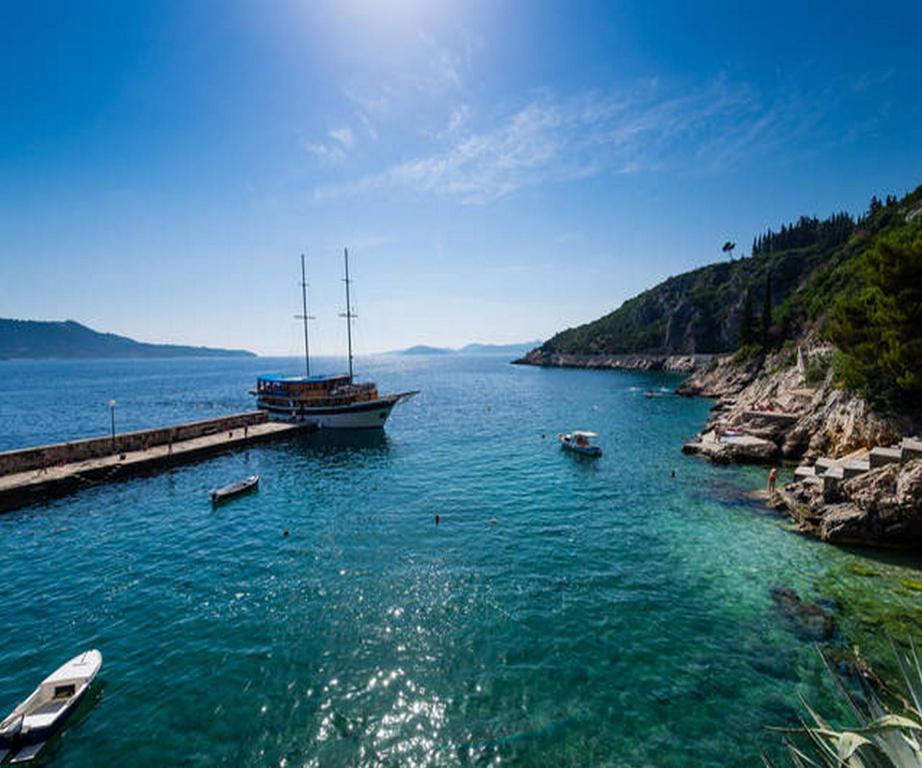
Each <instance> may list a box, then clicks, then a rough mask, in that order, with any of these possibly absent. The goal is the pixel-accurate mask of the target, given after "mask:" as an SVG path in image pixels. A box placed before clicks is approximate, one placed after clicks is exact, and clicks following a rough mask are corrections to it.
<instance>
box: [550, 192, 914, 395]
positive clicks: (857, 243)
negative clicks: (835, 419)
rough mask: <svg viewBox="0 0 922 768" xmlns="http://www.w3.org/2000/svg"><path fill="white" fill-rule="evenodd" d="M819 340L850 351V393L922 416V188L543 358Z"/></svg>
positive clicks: (789, 242)
mask: <svg viewBox="0 0 922 768" xmlns="http://www.w3.org/2000/svg"><path fill="white" fill-rule="evenodd" d="M724 250H726V248H725V249H724ZM808 329H813V330H816V331H817V332H818V333H819V334H820V336H822V337H824V338H826V339H828V340H830V341H832V342H833V343H835V344H836V345H837V346H838V347H839V349H840V350H841V355H840V357H839V359H838V360H837V361H836V370H837V372H838V375H839V377H840V380H841V381H842V382H843V383H844V384H846V385H847V386H849V387H851V388H853V389H855V390H857V391H859V392H861V393H862V394H864V395H865V396H867V397H868V398H869V399H870V400H871V401H872V402H873V403H874V404H876V405H879V406H882V407H885V408H887V409H888V410H897V411H904V412H913V413H918V412H922V187H919V188H918V189H916V190H915V191H914V192H913V193H911V194H909V195H907V196H906V197H905V198H903V199H902V200H898V199H897V198H895V197H892V196H891V197H887V198H886V200H884V201H881V200H879V199H878V198H877V197H873V198H872V199H871V203H870V206H869V207H868V210H867V212H866V213H864V214H863V215H862V216H860V217H858V218H857V219H855V218H853V217H852V216H851V215H849V214H847V213H836V214H833V215H832V216H830V217H829V218H827V219H823V220H820V219H817V218H815V217H807V216H802V217H801V218H800V219H799V220H798V221H796V222H794V223H793V224H790V225H784V226H782V227H781V228H780V230H779V231H777V232H775V231H772V230H768V231H766V232H765V233H764V234H762V235H759V236H758V237H756V238H755V240H754V241H753V247H752V256H751V257H749V258H744V259H741V260H738V261H733V260H730V261H727V262H721V263H717V264H711V265H709V266H706V267H702V268H700V269H696V270H693V271H691V272H686V273H685V274H682V275H677V276H676V277H671V278H669V279H668V280H666V281H664V282H663V283H660V284H659V285H657V286H656V287H654V288H651V289H650V290H648V291H644V292H643V293H641V294H640V295H639V296H636V297H635V298H633V299H630V300H629V301H626V302H625V303H624V304H622V305H621V307H619V308H618V309H617V310H615V311H614V312H612V313H610V314H608V315H606V316H605V317H602V318H600V319H599V320H596V321H594V322H591V323H587V324H586V325H582V326H579V327H577V328H570V329H568V330H566V331H563V332H561V333H558V334H557V335H556V336H554V337H553V338H551V339H550V340H549V341H548V342H546V343H545V344H544V346H543V347H542V348H541V349H542V350H543V351H545V352H562V353H571V354H618V353H657V354H676V353H693V352H731V351H735V350H741V353H742V352H746V356H752V355H754V354H757V353H758V352H760V351H762V350H767V349H772V348H776V347H779V346H780V345H781V344H783V343H784V342H786V341H789V340H793V339H797V338H798V337H799V336H800V335H802V334H803V333H804V332H805V331H806V330H808Z"/></svg>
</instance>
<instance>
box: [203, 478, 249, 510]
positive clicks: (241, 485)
mask: <svg viewBox="0 0 922 768" xmlns="http://www.w3.org/2000/svg"><path fill="white" fill-rule="evenodd" d="M258 485H259V475H250V476H249V477H248V478H246V479H245V480H238V481H237V482H236V483H231V484H230V485H225V486H224V487H223V488H214V489H212V491H211V503H212V504H220V503H221V502H222V501H227V500H228V499H232V498H234V497H235V496H240V494H242V493H248V492H249V491H252V490H255V489H256V487H257V486H258Z"/></svg>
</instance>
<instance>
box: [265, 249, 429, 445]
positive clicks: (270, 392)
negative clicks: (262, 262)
mask: <svg viewBox="0 0 922 768" xmlns="http://www.w3.org/2000/svg"><path fill="white" fill-rule="evenodd" d="M344 255H345V266H346V277H345V280H344V282H345V284H346V311H345V313H344V314H343V315H342V316H343V317H345V318H346V331H347V333H346V337H347V339H348V345H349V346H348V351H349V358H348V359H349V372H348V373H340V374H334V375H326V376H316V375H315V376H312V375H311V358H310V346H309V342H308V333H307V321H308V320H312V319H313V318H312V317H311V316H310V315H308V314H307V280H306V274H305V266H304V256H303V255H302V256H301V302H302V314H300V315H298V316H297V317H298V318H299V319H301V320H303V321H304V368H305V375H304V376H280V375H269V376H260V377H258V378H257V380H256V389H254V390H251V392H250V394H253V395H255V396H256V407H257V408H259V409H260V410H263V411H266V412H267V413H268V415H269V418H271V419H274V420H279V421H289V422H294V423H300V424H310V425H312V426H315V427H318V428H322V429H380V428H382V427H383V426H384V423H385V422H386V421H387V418H388V416H390V413H391V410H392V409H393V408H394V406H395V405H397V403H399V402H400V401H401V400H406V399H408V398H410V397H413V395H415V394H417V393H418V390H414V391H411V392H399V393H396V394H390V395H381V394H379V393H378V388H377V386H376V385H375V383H374V382H370V381H369V382H356V381H355V377H354V374H353V370H352V362H353V355H352V321H353V319H354V318H355V315H354V314H353V312H352V302H351V297H350V293H349V286H350V284H351V280H350V279H349V251H348V250H347V251H345V252H344Z"/></svg>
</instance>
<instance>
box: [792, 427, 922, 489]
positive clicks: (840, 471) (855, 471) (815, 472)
mask: <svg viewBox="0 0 922 768" xmlns="http://www.w3.org/2000/svg"><path fill="white" fill-rule="evenodd" d="M919 458H922V441H920V440H916V439H914V438H911V437H907V438H904V439H903V441H902V442H901V443H899V444H898V445H891V446H876V447H874V448H871V449H870V450H867V449H861V450H858V451H854V452H853V453H850V454H848V455H847V456H843V457H842V458H840V459H830V458H826V457H825V456H821V457H820V458H818V459H817V460H816V461H815V462H814V463H813V464H812V465H801V466H799V467H798V468H797V469H796V470H795V471H794V480H795V482H796V481H803V482H806V483H816V484H822V485H823V488H824V490H828V489H829V488H830V487H831V486H832V485H833V484H835V483H837V482H840V481H842V480H849V479H851V478H853V477H858V476H859V475H863V474H864V473H866V472H870V471H871V470H872V469H878V468H880V467H884V466H886V465H887V464H900V465H901V464H905V463H907V462H909V461H913V460H915V459H919Z"/></svg>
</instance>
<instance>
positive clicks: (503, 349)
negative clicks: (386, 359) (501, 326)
mask: <svg viewBox="0 0 922 768" xmlns="http://www.w3.org/2000/svg"><path fill="white" fill-rule="evenodd" d="M540 344H541V342H540V341H525V342H521V343H519V344H467V345H465V346H463V347H460V348H457V349H452V348H451V347H430V346H428V345H426V344H417V345H416V346H415V347H407V349H398V350H395V351H393V352H388V353H387V354H389V355H524V354H525V353H526V352H528V350H530V349H534V348H535V347H536V346H539V345H540Z"/></svg>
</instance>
